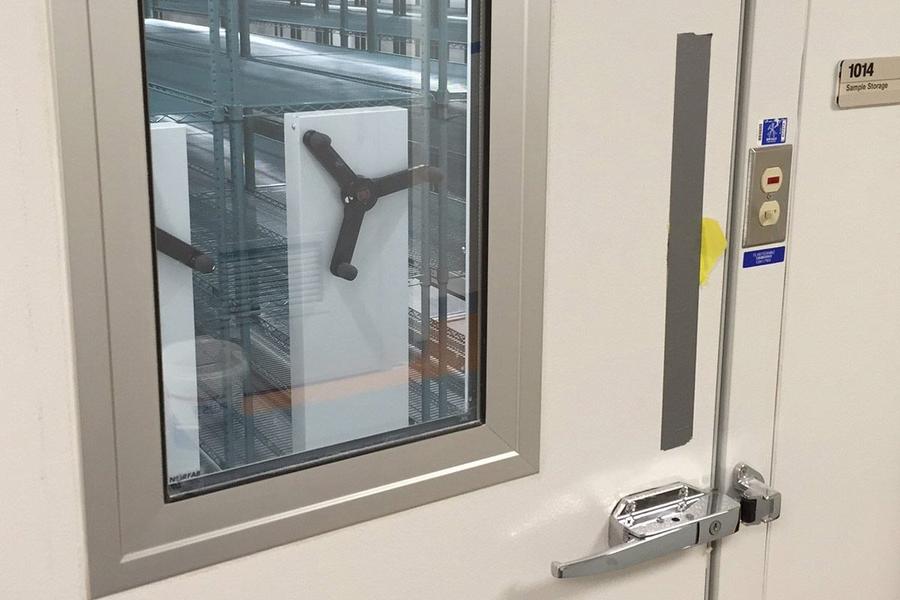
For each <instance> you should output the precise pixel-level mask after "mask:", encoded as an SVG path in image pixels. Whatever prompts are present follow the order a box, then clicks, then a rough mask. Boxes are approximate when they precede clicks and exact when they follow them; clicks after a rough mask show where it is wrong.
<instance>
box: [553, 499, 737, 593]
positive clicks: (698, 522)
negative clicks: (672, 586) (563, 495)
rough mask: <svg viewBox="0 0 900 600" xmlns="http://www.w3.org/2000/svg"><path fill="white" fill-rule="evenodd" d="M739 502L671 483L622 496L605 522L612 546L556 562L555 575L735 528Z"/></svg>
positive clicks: (636, 560)
mask: <svg viewBox="0 0 900 600" xmlns="http://www.w3.org/2000/svg"><path fill="white" fill-rule="evenodd" d="M740 511H741V505H740V503H739V502H738V501H737V500H735V499H733V498H731V497H729V496H726V495H725V494H720V493H718V492H709V491H702V490H698V489H697V488H694V487H692V486H690V485H688V484H686V483H674V484H671V485H667V486H662V487H658V488H654V489H652V490H647V491H646V492H641V493H639V494H632V495H630V496H626V497H624V498H622V499H621V500H620V501H619V503H618V504H617V505H616V508H615V509H613V512H612V515H610V521H609V538H610V546H611V547H610V548H609V549H608V550H606V551H605V552H601V553H600V554H597V555H594V556H589V557H587V558H582V559H579V560H574V561H571V562H554V563H552V564H551V565H550V572H551V573H552V574H553V576H554V577H558V578H560V579H568V578H570V577H585V576H590V575H602V574H604V573H609V572H610V571H617V570H619V569H624V568H626V567H630V566H633V565H637V564H640V563H642V562H646V561H649V560H653V559H655V558H659V557H661V556H664V555H666V554H671V553H673V552H677V551H679V550H682V549H684V548H688V547H690V546H697V545H705V544H708V543H709V542H712V541H715V540H719V539H722V538H724V537H726V536H729V535H732V534H733V533H736V532H737V530H738V529H739V528H740V524H741V522H740Z"/></svg>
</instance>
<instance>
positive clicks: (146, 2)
mask: <svg viewBox="0 0 900 600" xmlns="http://www.w3.org/2000/svg"><path fill="white" fill-rule="evenodd" d="M154 3H155V0H143V6H144V18H145V19H152V18H153V5H154Z"/></svg>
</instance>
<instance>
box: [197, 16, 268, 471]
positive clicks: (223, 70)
mask: <svg viewBox="0 0 900 600" xmlns="http://www.w3.org/2000/svg"><path fill="white" fill-rule="evenodd" d="M242 4H245V2H244V1H243V0H209V3H208V6H209V39H210V60H211V65H210V69H211V82H212V92H213V93H212V96H213V98H212V100H213V115H214V116H213V156H214V160H215V163H216V164H215V178H216V192H217V194H216V195H217V198H218V202H219V208H220V222H219V231H218V244H217V246H218V248H217V250H216V263H217V264H218V265H219V269H218V271H219V280H218V288H219V289H218V293H219V297H220V299H221V302H220V304H219V317H220V323H221V326H222V337H223V339H224V340H226V341H230V342H237V343H239V345H240V347H241V350H242V353H243V356H244V359H245V360H246V363H247V364H248V365H249V364H251V363H252V359H251V356H252V347H251V343H250V322H251V320H252V318H253V299H254V298H255V296H256V293H255V292H256V289H255V279H254V276H255V274H254V269H253V266H252V265H251V264H250V257H249V244H250V242H251V241H252V240H253V239H255V237H256V207H255V205H254V204H253V203H252V199H251V198H248V196H247V194H246V179H245V177H246V171H245V163H244V150H245V137H244V127H245V121H244V108H243V106H242V105H241V103H240V94H239V85H240V82H239V81H238V77H239V70H238V65H239V62H240V60H241V51H242V35H241V25H240V21H241V16H240V13H241V5H242ZM223 25H224V28H225V44H224V48H223V45H222V39H221V37H222V36H221V28H222V26H223ZM246 39H248V40H249V37H247V38H246ZM226 131H227V143H228V157H229V159H228V165H227V167H226V161H225V150H226ZM229 180H230V184H231V185H230V186H229V185H228V183H229ZM230 249H234V255H229V254H230V252H229V250H230ZM223 347H227V345H223ZM221 360H223V361H224V363H225V364H224V365H223V368H224V371H225V381H223V386H222V396H223V398H222V400H223V403H224V406H223V408H224V410H223V414H224V418H225V431H226V442H225V462H226V465H225V466H226V467H231V466H235V465H236V464H238V460H239V456H238V454H237V452H236V450H237V448H236V444H237V435H238V432H237V428H236V424H237V423H236V421H237V420H238V419H239V418H240V419H241V422H242V425H243V429H244V453H243V461H242V462H243V463H247V462H249V461H252V460H253V459H254V455H255V446H254V444H255V439H256V435H255V427H254V424H255V423H254V414H253V405H252V404H253V400H252V398H253V393H254V389H253V384H252V380H251V377H250V373H249V370H248V371H247V372H243V373H242V375H241V376H240V378H239V379H238V378H235V377H234V374H235V373H236V372H240V370H239V369H238V370H235V368H234V367H235V365H234V364H232V363H233V361H234V360H235V359H234V357H233V356H232V355H231V353H230V352H227V351H226V353H225V356H223V357H222V358H221ZM237 404H240V406H241V408H242V410H241V411H240V415H238V414H236V413H235V407H236V405H237Z"/></svg>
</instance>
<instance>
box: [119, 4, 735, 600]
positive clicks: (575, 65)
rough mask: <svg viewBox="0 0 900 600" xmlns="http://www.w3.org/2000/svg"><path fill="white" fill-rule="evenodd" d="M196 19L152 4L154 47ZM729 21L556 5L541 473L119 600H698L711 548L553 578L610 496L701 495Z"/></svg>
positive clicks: (712, 363) (689, 9) (729, 115)
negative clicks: (689, 489) (663, 597)
mask: <svg viewBox="0 0 900 600" xmlns="http://www.w3.org/2000/svg"><path fill="white" fill-rule="evenodd" d="M199 4H203V3H199ZM257 4H265V3H257ZM269 4H271V3H269ZM196 5H198V3H197V2H193V3H192V2H175V1H162V0H160V1H159V2H155V3H150V4H148V6H155V10H156V12H153V13H152V14H151V15H148V16H152V17H154V19H153V22H148V23H147V31H149V32H151V33H153V34H154V35H157V36H158V37H159V36H162V35H164V34H165V31H162V30H164V29H165V28H166V27H173V25H171V23H173V22H175V23H177V24H176V25H174V27H177V28H180V29H181V30H186V31H193V32H194V33H197V32H198V31H199V33H200V34H201V35H200V36H199V37H202V34H203V31H202V29H203V27H204V25H203V23H205V22H207V20H208V16H207V15H205V14H204V15H202V16H201V18H200V19H199V20H197V19H194V20H193V21H192V20H191V18H190V14H191V13H192V11H193V12H194V13H196V10H197V9H196ZM191 7H193V8H191ZM454 7H455V8H454ZM451 8H454V10H457V11H459V10H462V9H460V8H459V7H458V6H456V5H451ZM204 10H205V9H204V8H203V7H202V6H201V13H202V12H204ZM380 10H388V11H389V9H380ZM185 15H188V16H185ZM741 16H742V15H741V5H740V3H739V2H720V1H718V0H695V1H692V2H688V3H686V2H682V1H675V0H666V1H665V2H653V3H613V2H594V1H589V0H562V1H558V2H556V3H555V4H554V13H553V32H552V37H553V50H552V59H551V60H552V65H551V70H552V82H551V109H550V122H551V124H550V142H549V144H550V159H549V164H548V168H549V190H548V202H547V204H548V214H547V246H548V251H547V265H546V280H547V281H546V292H545V293H546V301H545V306H546V309H545V317H544V319H545V331H546V332H547V333H546V335H545V341H544V353H543V355H544V364H543V412H542V415H541V421H542V423H541V426H542V452H541V466H540V469H541V472H540V473H539V474H538V475H535V476H531V477H527V478H524V479H521V480H517V481H514V482H510V483H505V484H502V485H498V486H494V487H492V488H488V489H484V490H481V491H478V492H474V493H470V494H466V495H462V496H459V497H456V498H453V499H450V500H446V501H442V502H438V503H434V504H430V505H427V506H424V507H420V508H417V509H414V510H410V511H407V512H403V513H399V514H394V515H391V516H387V517H384V518H380V519H377V520H373V521H369V522H366V523H363V524H360V525H356V526H353V527H348V528H344V529H339V530H336V531H334V532H332V533H329V534H326V535H322V536H319V537H315V538H312V539H309V540H306V541H303V542H298V543H296V544H292V545H289V546H285V547H282V548H279V549H276V550H271V551H267V552H263V553H259V554H256V555H252V556H250V557H247V558H244V559H242V560H239V561H234V562H231V563H226V564H223V565H219V566H217V567H213V568H209V569H206V570H204V571H201V572H198V573H195V574H192V575H190V576H186V577H177V578H173V579H169V580H166V581H164V582H161V583H159V584H156V585H155V586H153V588H146V589H138V590H134V591H131V592H126V593H124V594H122V596H121V597H122V598H147V597H162V596H172V597H190V598H211V597H216V598H229V597H230V598H242V599H243V598H263V597H296V596H297V595H298V594H301V593H302V596H303V597H307V598H385V599H387V598H447V599H451V598H465V597H470V598H510V599H512V598H515V599H523V598H524V599H535V600H536V599H543V598H547V599H550V598H553V599H567V600H568V599H576V598H594V597H597V595H598V594H602V595H604V597H610V598H622V599H626V598H633V599H641V598H649V597H655V596H656V595H657V594H658V592H659V590H660V589H666V590H667V598H671V599H673V600H679V599H684V600H696V599H697V598H702V597H703V596H704V594H705V591H706V587H707V573H708V563H709V554H708V552H707V549H706V548H705V547H698V548H693V549H690V550H688V551H685V552H681V553H678V554H675V555H672V556H670V557H666V558H663V559H660V560H658V561H656V562H654V563H652V564H649V565H647V566H645V567H641V568H637V569H631V570H628V571H623V572H620V573H615V574H613V575H611V576H609V577H606V578H603V579H602V580H601V579H597V578H583V579H578V580H566V581H560V580H556V579H553V578H552V577H551V575H550V569H549V567H550V562H551V561H554V560H570V559H576V558H579V557H582V556H586V555H589V554H592V553H596V552H597V551H599V550H602V549H604V548H605V547H606V536H607V526H606V522H607V518H608V516H609V514H610V511H611V510H612V508H613V506H614V505H615V504H616V502H617V501H618V500H619V498H620V497H622V496H625V495H627V494H630V493H633V492H638V491H641V490H645V489H649V488H652V487H655V486H660V485H664V484H669V483H672V482H676V481H680V482H685V483H688V484H691V485H694V486H697V487H701V488H709V487H711V486H712V476H713V462H714V456H715V441H716V406H717V390H718V374H719V368H720V360H719V357H720V340H721V323H722V314H723V298H724V283H725V269H724V266H723V264H722V262H721V260H720V258H721V251H722V250H724V248H723V247H722V244H721V243H716V241H717V240H719V241H720V236H721V233H720V232H722V231H728V217H729V204H730V185H731V166H732V158H733V156H732V147H733V131H734V121H735V97H736V80H737V69H738V61H739V45H740V33H741ZM495 18H496V15H495ZM456 19H457V21H458V20H459V15H456ZM198 23H199V24H198ZM307 29H309V31H307V30H302V31H300V33H299V34H298V35H300V36H301V37H300V39H301V40H303V37H302V36H303V35H306V34H311V35H313V34H316V32H315V31H314V30H313V29H312V28H307ZM304 32H305V33H304ZM207 33H208V30H207ZM258 34H259V35H262V36H266V35H268V36H279V37H292V34H290V33H289V34H284V31H283V30H282V29H278V28H277V27H275V29H271V30H270V29H265V30H259V31H258ZM195 37H197V36H195ZM307 41H312V40H307ZM317 41H318V40H317ZM353 43H354V44H355V43H361V42H359V40H355V41H354V42H353ZM271 45H272V47H273V48H274V50H273V51H272V54H273V56H275V55H276V54H277V53H276V52H275V50H278V49H280V48H282V46H279V44H278V43H277V42H273V43H272V44H271ZM345 45H346V44H345ZM182 46H183V44H182ZM172 47H180V46H178V44H176V43H173V44H172ZM151 50H152V48H151ZM381 50H385V49H384V48H383V47H382V48H381ZM392 50H395V53H400V51H401V50H403V49H402V48H398V47H396V46H395V47H393V48H392ZM276 59H277V57H276V58H273V59H272V60H276ZM148 73H149V76H150V77H151V84H152V76H153V70H152V67H151V68H150V69H148ZM318 75H320V76H321V72H319V73H318ZM151 89H152V88H151ZM258 91H259V93H260V94H264V93H265V90H264V89H260V90H258ZM180 101H182V102H190V99H189V98H187V97H185V96H183V95H182V97H181V98H180ZM491 101H492V103H493V104H492V108H493V110H495V111H496V110H502V102H503V99H502V98H496V97H494V98H492V99H491ZM394 131H396V130H394ZM202 150H203V149H202V148H201V149H198V151H202ZM205 151H206V152H207V153H208V152H209V150H208V149H207V150H205ZM200 175H203V173H200ZM200 175H198V176H200ZM254 175H258V176H259V177H258V178H257V183H258V184H259V185H261V186H262V185H265V184H266V181H267V178H266V177H265V176H264V175H267V174H265V173H255V174H254ZM414 216H415V215H413V217H414ZM701 226H702V231H703V233H704V235H703V236H702V237H703V238H704V239H706V240H708V241H711V242H712V243H706V244H705V245H704V246H703V247H701V235H700V233H701ZM717 248H718V250H719V251H718V252H717V251H716V249H717ZM701 251H702V252H703V253H704V259H705V260H704V261H703V264H704V265H705V266H706V270H705V272H704V273H701V269H700V265H701V260H700V253H701ZM489 277H490V275H489ZM701 279H702V280H703V281H702V283H701ZM420 308H421V309H422V310H426V307H425V305H424V304H423V305H422V306H421V307H420ZM488 410H490V409H488ZM672 582H677V585H672ZM148 589H152V590H153V591H152V592H149V591H146V590H148ZM212 590H214V592H213V591H212ZM301 590H302V592H301Z"/></svg>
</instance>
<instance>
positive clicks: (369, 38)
mask: <svg viewBox="0 0 900 600" xmlns="http://www.w3.org/2000/svg"><path fill="white" fill-rule="evenodd" d="M378 47H379V43H378V0H366V50H368V51H369V52H378Z"/></svg>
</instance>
